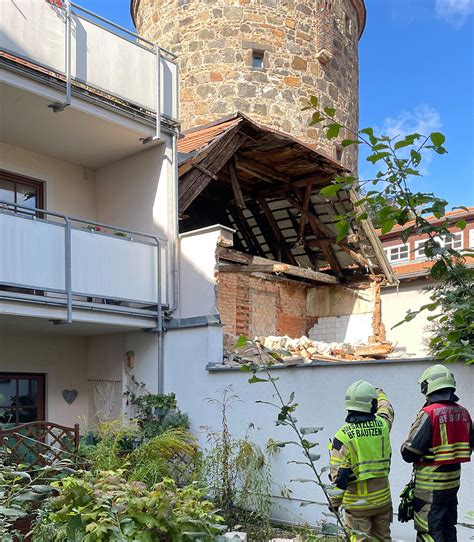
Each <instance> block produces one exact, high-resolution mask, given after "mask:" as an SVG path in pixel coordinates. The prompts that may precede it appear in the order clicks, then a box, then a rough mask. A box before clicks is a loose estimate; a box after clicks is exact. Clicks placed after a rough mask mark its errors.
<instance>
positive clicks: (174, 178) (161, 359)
mask: <svg viewBox="0 0 474 542" xmlns="http://www.w3.org/2000/svg"><path fill="white" fill-rule="evenodd" d="M178 135H179V131H178V130H174V131H173V135H172V140H171V149H172V160H173V162H172V168H173V169H172V175H171V180H170V181H169V182H170V183H171V194H172V203H171V207H172V209H171V213H172V216H173V225H172V232H171V237H172V240H173V242H172V255H171V276H172V282H173V288H172V302H171V304H170V305H169V307H168V309H167V311H166V315H167V316H169V315H171V314H173V313H174V312H175V311H176V309H177V308H178V304H179V294H180V289H179V280H180V276H179V229H178V160H177V155H178V153H177V139H178ZM159 261H160V265H159V267H158V269H161V257H160V260H159ZM158 275H159V277H158V280H159V284H158V288H159V290H160V294H159V298H160V305H159V318H158V320H157V335H158V345H157V347H158V360H157V362H158V393H159V394H162V393H164V392H165V385H164V378H165V367H164V364H165V341H164V326H163V311H162V308H161V271H159V273H158Z"/></svg>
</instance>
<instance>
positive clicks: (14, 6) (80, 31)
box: [0, 0, 178, 139]
mask: <svg viewBox="0 0 474 542" xmlns="http://www.w3.org/2000/svg"><path fill="white" fill-rule="evenodd" d="M0 50H1V51H2V52H3V56H2V60H4V61H5V62H7V63H8V62H9V63H11V64H12V65H13V66H14V67H15V69H18V66H20V67H21V68H22V69H23V70H24V71H27V70H33V71H35V72H36V73H37V74H40V75H41V76H42V77H43V78H45V77H46V78H49V79H48V80H49V82H51V80H54V79H57V81H59V83H61V85H59V86H58V85H56V87H57V88H63V89H64V90H65V95H63V98H64V100H63V102H59V103H56V104H53V109H54V108H56V109H55V110H56V111H61V110H62V108H64V106H67V105H70V102H71V97H72V96H74V95H75V96H80V97H85V98H87V99H89V101H93V102H94V103H103V104H107V105H108V106H109V107H111V106H113V107H120V108H121V109H122V110H124V111H128V112H129V113H131V114H132V115H133V116H134V117H135V118H136V117H143V118H145V119H148V120H150V119H152V120H153V119H154V124H155V128H156V138H157V139H159V137H160V130H161V123H162V121H163V120H164V121H166V122H168V123H171V124H173V123H176V122H177V120H178V68H177V64H176V62H175V60H174V58H175V57H174V55H172V54H171V53H169V52H168V51H166V50H164V49H162V48H160V47H159V46H157V45H155V44H153V43H150V42H148V41H147V40H145V39H143V38H140V37H139V36H137V35H136V34H134V33H132V32H129V31H128V30H126V29H124V28H122V27H120V26H117V25H115V24H114V23H111V22H110V21H107V20H105V19H103V18H101V17H99V16H97V15H95V14H93V13H92V12H90V11H88V10H86V9H84V8H81V7H80V6H78V5H77V4H74V3H72V2H67V1H63V2H59V1H58V2H49V1H47V0H15V1H13V0H6V1H2V2H1V6H0ZM68 102H69V103H68Z"/></svg>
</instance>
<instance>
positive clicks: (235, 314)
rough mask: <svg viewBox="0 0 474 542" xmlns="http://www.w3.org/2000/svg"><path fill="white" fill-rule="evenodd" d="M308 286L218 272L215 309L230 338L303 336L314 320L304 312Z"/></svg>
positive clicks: (314, 318) (313, 317)
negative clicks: (234, 336)
mask: <svg viewBox="0 0 474 542" xmlns="http://www.w3.org/2000/svg"><path fill="white" fill-rule="evenodd" d="M307 290H308V286H307V285H305V284H298V283H290V282H282V281H279V280H266V279H262V278H258V277H254V276H250V275H243V274H240V273H220V275H219V281H218V286H217V307H218V310H219V313H220V315H221V319H222V322H223V324H224V332H225V333H229V334H231V335H236V336H237V335H246V336H249V337H254V336H257V335H289V336H290V337H301V336H303V335H307V334H308V332H309V330H310V329H311V328H312V327H313V325H314V324H315V322H316V321H317V317H315V316H308V314H307V310H306V300H307Z"/></svg>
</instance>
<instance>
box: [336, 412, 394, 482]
mask: <svg viewBox="0 0 474 542" xmlns="http://www.w3.org/2000/svg"><path fill="white" fill-rule="evenodd" d="M336 439H338V440H339V441H341V442H342V443H343V444H344V445H346V446H347V448H348V449H349V454H350V459H349V464H350V468H351V470H352V472H353V474H354V476H355V478H356V480H357V481H362V480H369V479H370V478H382V477H384V476H388V475H389V472H390V457H391V448H390V429H389V426H388V423H387V421H386V420H385V419H384V418H381V417H379V416H375V419H374V420H370V421H366V422H360V423H346V424H345V425H343V426H342V427H341V429H339V431H338V432H337V433H336Z"/></svg>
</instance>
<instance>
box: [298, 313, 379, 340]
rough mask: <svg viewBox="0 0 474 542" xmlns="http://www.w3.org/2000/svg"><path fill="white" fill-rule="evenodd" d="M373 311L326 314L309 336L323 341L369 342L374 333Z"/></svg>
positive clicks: (319, 319)
mask: <svg viewBox="0 0 474 542" xmlns="http://www.w3.org/2000/svg"><path fill="white" fill-rule="evenodd" d="M372 319H373V313H366V314H352V315H347V316H326V317H321V318H318V322H317V323H316V324H315V325H314V326H313V327H312V328H311V329H310V330H309V334H308V335H309V338H310V339H313V340H314V341H323V342H329V343H330V342H341V343H342V342H347V343H360V342H367V341H368V340H369V337H370V336H372V335H373V334H374V332H373V327H372Z"/></svg>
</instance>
